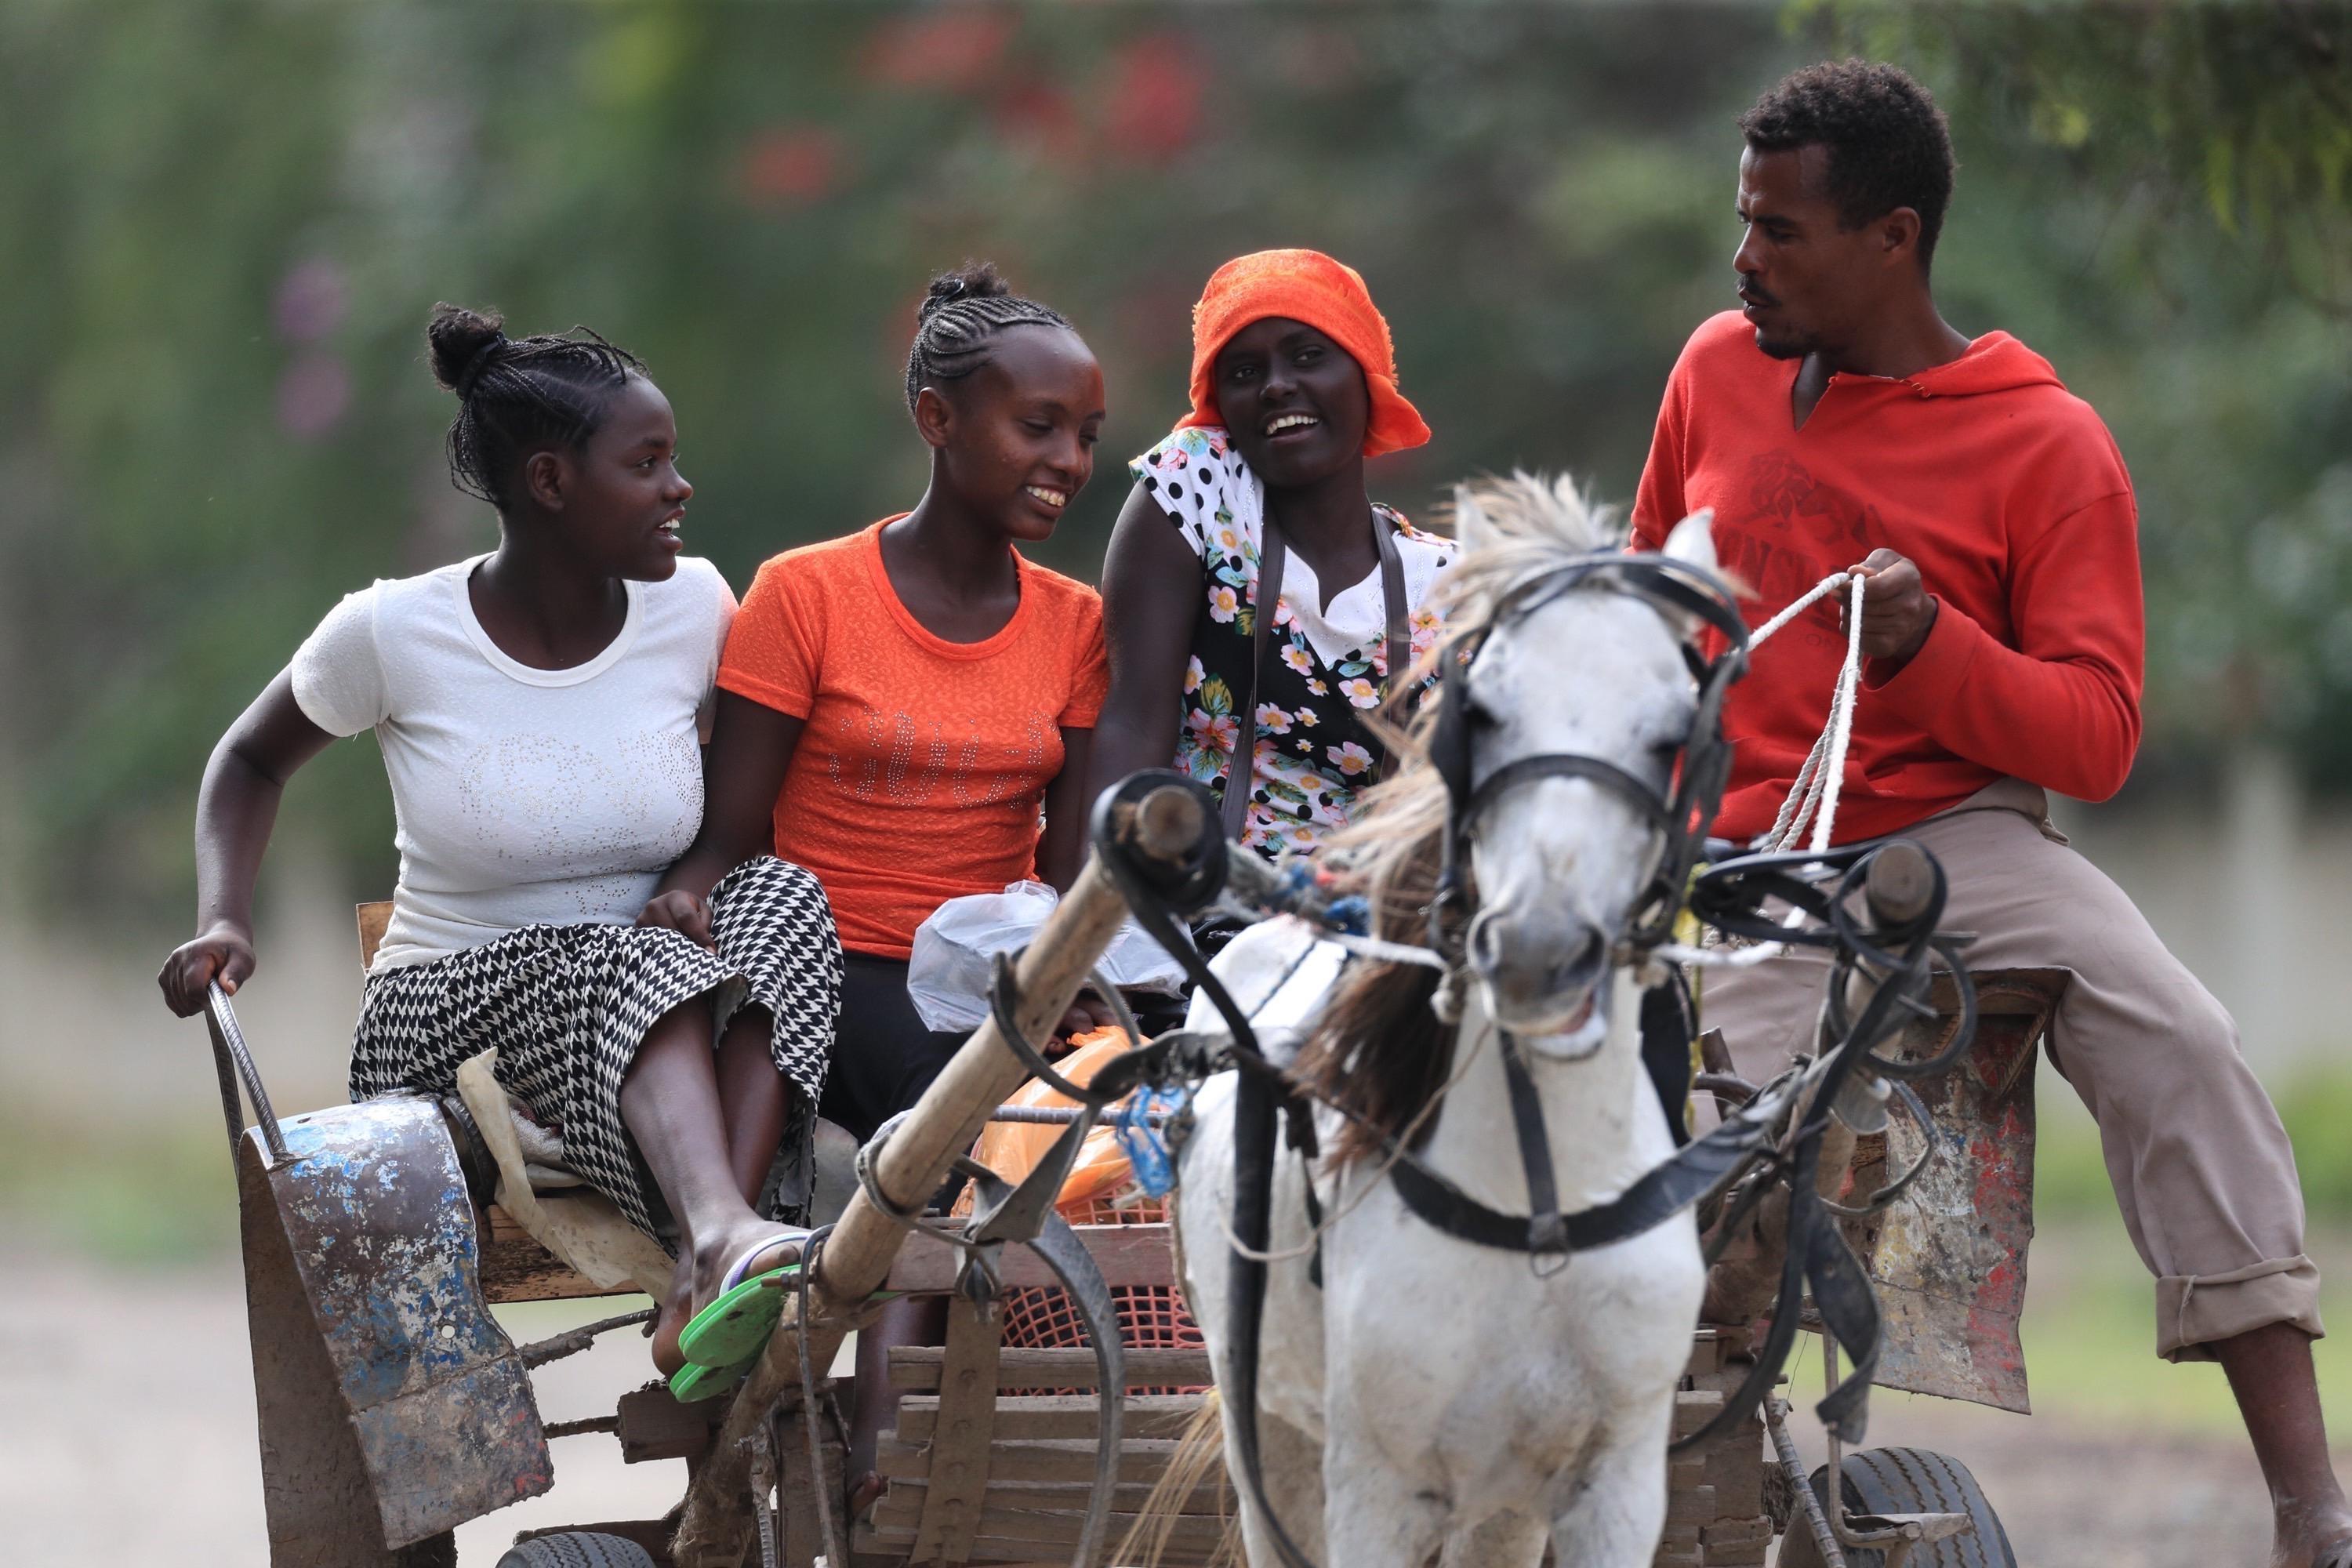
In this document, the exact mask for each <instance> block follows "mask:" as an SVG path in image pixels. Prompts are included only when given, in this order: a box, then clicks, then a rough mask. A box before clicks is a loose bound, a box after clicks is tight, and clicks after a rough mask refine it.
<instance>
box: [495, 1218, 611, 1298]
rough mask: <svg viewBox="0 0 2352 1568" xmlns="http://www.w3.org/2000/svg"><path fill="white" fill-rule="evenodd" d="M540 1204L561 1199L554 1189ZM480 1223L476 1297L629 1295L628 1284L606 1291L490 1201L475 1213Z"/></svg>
mask: <svg viewBox="0 0 2352 1568" xmlns="http://www.w3.org/2000/svg"><path fill="white" fill-rule="evenodd" d="M539 1201H540V1202H541V1203H543V1204H546V1203H558V1204H560V1203H562V1202H563V1201H564V1200H563V1197H562V1194H557V1193H542V1194H540V1199H539ZM475 1217H476V1219H477V1220H478V1221H479V1222H480V1224H479V1227H478V1233H479V1235H480V1237H481V1244H482V1252H481V1265H480V1267H481V1275H482V1296H483V1298H484V1299H485V1300H488V1301H491V1302H494V1303H496V1302H506V1301H581V1300H587V1299H588V1298H590V1297H592V1296H634V1295H635V1294H636V1293H637V1288H636V1287H635V1286H634V1285H615V1286H614V1287H613V1288H612V1289H605V1288H604V1287H603V1286H601V1285H599V1284H597V1283H596V1282H595V1281H594V1280H593V1279H589V1278H588V1277H587V1276H586V1275H584V1274H581V1273H578V1272H576V1271H574V1270H573V1268H572V1266H571V1265H570V1264H568V1263H566V1262H564V1261H563V1260H562V1258H558V1257H556V1256H555V1254H553V1253H552V1252H550V1251H548V1250H547V1248H545V1247H541V1245H540V1244H539V1243H538V1241H537V1240H536V1239H534V1238H533V1237H532V1236H531V1234H530V1232H529V1231H527V1230H525V1229H523V1227H522V1226H521V1225H520V1224H519V1223H517V1221H516V1219H515V1217H514V1216H513V1215H510V1214H509V1213H507V1211H506V1210H504V1209H502V1208H500V1207H499V1205H496V1204H492V1205H490V1206H489V1207H488V1208H486V1209H483V1210H481V1211H480V1212H479V1213H478V1214H477V1215H476V1216H475Z"/></svg>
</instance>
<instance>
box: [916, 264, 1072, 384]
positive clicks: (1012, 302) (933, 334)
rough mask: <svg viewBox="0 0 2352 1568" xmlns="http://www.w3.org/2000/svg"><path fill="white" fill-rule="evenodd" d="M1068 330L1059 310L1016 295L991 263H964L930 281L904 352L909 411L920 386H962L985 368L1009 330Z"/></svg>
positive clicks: (1066, 321)
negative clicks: (911, 344) (912, 338)
mask: <svg viewBox="0 0 2352 1568" xmlns="http://www.w3.org/2000/svg"><path fill="white" fill-rule="evenodd" d="M1069 326H1070V323H1069V321H1068V320H1067V319H1066V317H1064V316H1063V314H1062V313H1061V312H1060V311H1059V310H1051V309H1048V308H1047V307H1045V306H1044V305H1040V304H1039V303H1037V301H1036V300H1024V299H1023V298H1022V297H1021V296H1020V295H1018V294H1015V293H1014V292H1013V286H1012V285H1011V284H1009V283H1007V282H1005V280H1004V279H1002V278H1000V277H998V276H997V275H996V268H995V266H994V265H993V264H992V263H990V262H986V261H967V262H965V263H964V264H963V265H962V266H961V267H959V268H956V269H955V270H954V271H953V272H942V273H940V275H939V276H938V277H937V278H934V279H931V289H930V292H929V294H927V295H926V296H925V297H924V299H923V304H922V310H921V313H920V316H919V323H918V325H917V326H916V328H915V344H914V347H912V348H910V349H908V351H907V406H908V409H910V410H911V409H912V408H913V407H914V406H915V399H916V398H917V397H918V396H919V395H921V393H922V390H923V388H924V387H926V386H931V385H936V384H939V383H940V382H948V381H961V380H962V379H963V378H964V377H966V376H968V375H970V374H972V373H973V372H974V371H977V370H978V369H980V367H981V366H982V365H984V364H986V363H988V362H989V360H990V358H991V357H992V356H991V354H990V352H989V351H990V345H991V344H992V343H993V342H995V340H996V336H997V334H998V333H1000V332H1002V331H1004V330H1005V329H1007V328H1008V327H1062V328H1069ZM1072 330H1075V329H1072Z"/></svg>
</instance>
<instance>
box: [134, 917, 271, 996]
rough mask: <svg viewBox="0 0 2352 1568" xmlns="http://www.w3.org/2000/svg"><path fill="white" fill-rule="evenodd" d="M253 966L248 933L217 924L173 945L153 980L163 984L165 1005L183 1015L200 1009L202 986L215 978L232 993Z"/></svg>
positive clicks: (203, 994) (222, 987) (243, 980)
mask: <svg viewBox="0 0 2352 1568" xmlns="http://www.w3.org/2000/svg"><path fill="white" fill-rule="evenodd" d="M253 966H254V958H253V936H252V933H251V932H249V931H240V930H238V929H237V928H236V927H234V926H227V925H219V926H215V927H214V928H213V929H212V930H210V931H205V932H204V933H203V934H201V935H199V936H198V937H197V938H196V939H195V940H194V941H193V942H182V943H181V944H180V945H179V946H177V947H175V948H173V950H172V956H171V957H169V958H167V959H165V960H164V961H163V968H162V969H161V970H159V971H158V972H157V973H156V975H155V984H157V985H158V986H161V987H162V988H163V1002H164V1005H166V1006H168V1007H170V1008H171V1009H172V1011H173V1012H174V1013H176V1014H178V1015H179V1016H181V1017H183V1018H187V1017H193V1016H195V1015H196V1014H197V1013H200V1012H202V1011H203V1010H204V1005H205V987H207V986H209V985H210V984H212V983H213V982H214V981H215V980H217V981H219V982H220V988H221V989H222V990H223V991H226V992H227V993H228V994H230V995H232V996H234V995H236V988H237V987H238V986H240V985H242V984H245V982H246V980H247V977H248V976H250V975H251V974H252V973H253Z"/></svg>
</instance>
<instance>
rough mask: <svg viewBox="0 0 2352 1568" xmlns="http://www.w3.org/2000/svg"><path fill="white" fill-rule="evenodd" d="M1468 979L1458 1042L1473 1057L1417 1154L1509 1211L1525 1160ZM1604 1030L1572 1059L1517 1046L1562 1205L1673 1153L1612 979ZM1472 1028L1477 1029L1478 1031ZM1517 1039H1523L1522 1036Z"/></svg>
mask: <svg viewBox="0 0 2352 1568" xmlns="http://www.w3.org/2000/svg"><path fill="white" fill-rule="evenodd" d="M1614 1000H1615V1002H1616V1005H1615V1006H1614V1007H1613V1008H1612V1011H1611V1016H1610V1033H1609V1038H1608V1040H1607V1042H1606V1043H1604V1044H1603V1045H1602V1046H1601V1048H1600V1049H1599V1050H1597V1051H1595V1052H1594V1053H1593V1054H1592V1055H1591V1056H1590V1057H1588V1058H1585V1059H1583V1060H1582V1061H1572V1062H1571V1061H1557V1060H1553V1059H1551V1058H1547V1057H1545V1056H1543V1055H1541V1054H1540V1053H1539V1052H1538V1051H1536V1050H1534V1049H1532V1048H1527V1050H1526V1055H1527V1060H1528V1076H1529V1077H1530V1078H1531V1079H1533V1080H1534V1083H1535V1088H1536V1099H1537V1102H1538V1104H1540V1105H1541V1106H1542V1107H1543V1117H1544V1130H1545V1131H1546V1132H1547V1134H1548V1135H1549V1142H1550V1144H1551V1159H1552V1170H1553V1175H1554V1179H1555V1180H1556V1181H1557V1182H1558V1184H1559V1201H1560V1205H1561V1207H1562V1208H1563V1209H1564V1210H1566V1211H1569V1212H1573V1211H1575V1210H1577V1209H1580V1208H1586V1207H1589V1206H1591V1205H1593V1204H1596V1203H1601V1202H1605V1201H1606V1200H1608V1199H1610V1198H1612V1197H1615V1196H1616V1195H1617V1194H1619V1193H1621V1192H1622V1191H1624V1190H1625V1188H1626V1187H1628V1186H1629V1185H1631V1184H1633V1181H1634V1179H1635V1178H1637V1177H1639V1176H1640V1175H1642V1174H1643V1173H1644V1172H1646V1171H1648V1170H1649V1169H1650V1168H1651V1167H1652V1166H1654V1165H1656V1164H1658V1163H1660V1162H1662V1161H1664V1160H1665V1159H1666V1158H1667V1157H1668V1156H1670V1155H1671V1154H1672V1153H1673V1152H1674V1142H1673V1139H1672V1138H1671V1137H1670V1136H1669V1135H1668V1133H1667V1131H1666V1126H1665V1119H1664V1117H1663V1116H1662V1115H1661V1114H1660V1113H1659V1111H1658V1110H1657V1107H1656V1105H1655V1103H1654V1100H1655V1094H1654V1091H1653V1090H1652V1089H1651V1088H1650V1085H1649V1080H1648V1078H1647V1076H1646V1075H1645V1074H1644V1073H1643V1070H1642V1058H1641V1051H1640V1049H1639V1047H1638V1043H1637V1040H1636V1032H1637V1026H1636V1024H1635V1017H1636V1016H1637V1014H1638V1011H1639V1009H1638V1006H1637V1005H1636V1004H1637V1001H1638V997H1637V994H1635V993H1634V992H1633V989H1632V988H1631V987H1630V986H1626V985H1622V984H1620V985H1619V986H1618V987H1617V994H1616V996H1615V998H1614ZM1461 1027H1462V1035H1461V1038H1460V1041H1459V1043H1457V1045H1456V1047H1455V1049H1456V1052H1457V1059H1458V1053H1459V1052H1460V1051H1461V1050H1464V1049H1467V1048H1469V1047H1470V1042H1472V1041H1474V1040H1475V1041H1476V1042H1477V1044H1476V1047H1475V1048H1476V1053H1477V1054H1476V1056H1475V1059H1473V1060H1472V1061H1471V1063H1470V1065H1469V1066H1468V1068H1465V1069H1464V1070H1463V1073H1462V1079H1461V1081H1460V1082H1459V1083H1457V1084H1455V1085H1454V1088H1453V1089H1450V1090H1449V1091H1447V1093H1446V1096H1445V1103H1444V1105H1443V1106H1442V1107H1440V1108H1439V1110H1438V1112H1437V1124H1436V1127H1435V1128H1434V1130H1433V1131H1432V1132H1431V1134H1430V1138H1429V1144H1428V1148H1427V1150H1426V1151H1425V1152H1424V1156H1423V1157H1424V1158H1425V1159H1426V1160H1427V1162H1428V1163H1429V1164H1430V1166H1431V1167H1432V1168H1433V1169H1434V1170H1436V1171H1437V1172H1438V1173H1440V1174H1442V1175H1444V1176H1445V1177H1446V1178H1447V1179H1448V1180H1450V1181H1452V1182H1453V1183H1454V1184H1455V1185H1457V1186H1459V1187H1461V1188H1462V1189H1463V1190H1464V1191H1465V1192H1466V1193H1468V1194H1470V1195H1471V1196H1472V1197H1475V1198H1476V1199H1478V1200H1479V1201H1480V1202H1481V1203H1484V1204H1486V1205H1488V1206H1490V1207H1493V1208H1499V1209H1503V1210H1506V1211H1507V1212H1511V1213H1521V1214H1523V1213H1525V1212H1527V1209H1528V1182H1527V1173H1526V1167H1525V1166H1524V1165H1523V1164H1522V1163H1521V1161H1520V1154H1519V1143H1518V1137H1517V1132H1516V1131H1515V1124H1514V1122H1513V1121H1512V1117H1511V1096H1510V1087H1509V1082H1508V1079H1507V1077H1506V1075H1505V1072H1504V1068H1503V1054H1502V1043H1501V1041H1500V1040H1499V1038H1497V1037H1496V1036H1495V1034H1494V1032H1493V1025H1492V1024H1491V1022H1490V1021H1489V1020H1488V1019H1487V1017H1486V1012H1485V1009H1484V1007H1483V1006H1481V1005H1480V1004H1479V1002H1478V1000H1477V998H1476V996H1475V987H1474V988H1473V995H1472V996H1471V997H1470V998H1468V999H1467V1000H1466V1002H1465V1006H1464V1008H1463V1016H1462V1026H1461ZM1481 1035H1483V1036H1484V1038H1481ZM1523 1045H1524V1042H1523Z"/></svg>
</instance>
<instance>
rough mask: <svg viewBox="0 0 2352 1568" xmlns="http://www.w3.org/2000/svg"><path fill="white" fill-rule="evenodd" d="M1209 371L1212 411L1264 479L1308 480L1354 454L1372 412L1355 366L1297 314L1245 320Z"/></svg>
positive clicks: (1274, 482)
mask: <svg viewBox="0 0 2352 1568" xmlns="http://www.w3.org/2000/svg"><path fill="white" fill-rule="evenodd" d="M1215 376H1216V392H1217V417H1218V418H1219V419H1220V420H1222V421H1223V423H1224V426H1225V429H1226V431H1227V433H1228V434H1230V435H1231V436H1232V437H1233V442H1234V447H1237V448H1239V449H1240V451H1241V455H1242V459H1243V461H1244V462H1246V463H1248V464H1249V466H1250V470H1251V472H1253V473H1255V474H1256V475H1257V477H1258V478H1259V479H1261V480H1262V481H1264V482H1265V484H1267V485H1270V486H1272V487H1274V488H1275V489H1297V488H1298V487H1300V486H1304V485H1308V484H1313V483H1316V482H1318V481H1319V480H1322V479H1328V478H1330V477H1331V476H1332V475H1333V474H1335V473H1338V472H1339V470H1340V469H1341V468H1345V467H1346V466H1347V465H1348V464H1349V463H1350V462H1353V461H1355V460H1356V459H1357V458H1360V456H1361V455H1362V453H1363V450H1364V431H1365V428H1366V426H1369V425H1370V422H1371V416H1372V400H1371V393H1370V390H1369V389H1367V388H1366V386H1365V385H1364V372H1363V367H1362V366H1361V365H1359V364H1358V363H1356V361H1355V360H1354V358H1353V357H1351V356H1350V355H1349V353H1348V352H1347V351H1346V350H1344V349H1342V348H1340V347H1339V344H1337V343H1335V342H1332V341H1331V340H1330V339H1329V338H1328V337H1326V336H1324V335H1323V334H1322V333H1321V332H1319V331H1316V330H1315V329H1314V328H1313V327H1310V326H1308V325H1307V324H1306V323H1305V322H1303V321H1290V320H1288V319H1287V318H1286V317H1281V316H1269V317H1267V318H1266V319H1265V320H1264V321H1252V322H1251V323H1250V324H1249V325H1248V326H1246V327H1244V328H1243V329H1242V330H1241V331H1238V332H1235V333H1234V335H1233V336H1232V337H1231V338H1229V339H1227V340H1226V342H1225V346H1224V347H1223V348H1222V349H1219V350H1218V351H1217V362H1216V369H1215Z"/></svg>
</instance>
